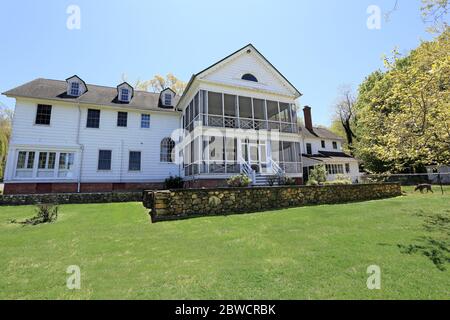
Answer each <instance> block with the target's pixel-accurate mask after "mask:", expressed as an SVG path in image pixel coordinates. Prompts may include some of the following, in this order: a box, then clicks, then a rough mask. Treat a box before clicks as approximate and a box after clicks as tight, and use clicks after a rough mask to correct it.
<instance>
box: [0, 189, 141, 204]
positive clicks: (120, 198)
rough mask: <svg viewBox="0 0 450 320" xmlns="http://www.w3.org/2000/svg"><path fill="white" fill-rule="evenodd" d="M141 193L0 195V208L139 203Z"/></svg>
mask: <svg viewBox="0 0 450 320" xmlns="http://www.w3.org/2000/svg"><path fill="white" fill-rule="evenodd" d="M141 201H142V192H96V193H49V194H21V195H0V206H18V205H34V204H39V203H55V204H81V203H110V202H141Z"/></svg>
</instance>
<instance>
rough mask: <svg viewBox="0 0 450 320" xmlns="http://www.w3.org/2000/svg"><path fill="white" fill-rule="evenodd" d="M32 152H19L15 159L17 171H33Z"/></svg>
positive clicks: (33, 153) (33, 154)
mask: <svg viewBox="0 0 450 320" xmlns="http://www.w3.org/2000/svg"><path fill="white" fill-rule="evenodd" d="M35 154H36V153H35V152H34V151H20V152H19V155H18V157H17V167H16V168H17V169H33V167H34V156H35Z"/></svg>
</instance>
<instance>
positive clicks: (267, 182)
mask: <svg viewBox="0 0 450 320" xmlns="http://www.w3.org/2000/svg"><path fill="white" fill-rule="evenodd" d="M278 184H279V183H278V175H276V174H260V173H257V174H256V175H255V181H253V185H254V186H258V187H260V186H277V185H278Z"/></svg>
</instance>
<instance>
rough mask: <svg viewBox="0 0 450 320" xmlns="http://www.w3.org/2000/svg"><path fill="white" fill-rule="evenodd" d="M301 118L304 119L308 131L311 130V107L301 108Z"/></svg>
mask: <svg viewBox="0 0 450 320" xmlns="http://www.w3.org/2000/svg"><path fill="white" fill-rule="evenodd" d="M303 118H304V120H305V127H306V129H308V130H309V131H313V125H312V118H311V107H309V106H305V107H304V108H303Z"/></svg>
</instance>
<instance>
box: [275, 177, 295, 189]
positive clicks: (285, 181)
mask: <svg viewBox="0 0 450 320" xmlns="http://www.w3.org/2000/svg"><path fill="white" fill-rule="evenodd" d="M278 184H279V185H280V186H293V185H296V182H295V179H294V178H291V177H287V176H285V175H282V176H279V177H278Z"/></svg>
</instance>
